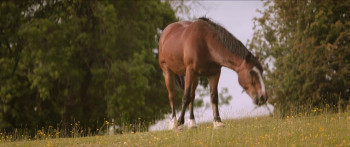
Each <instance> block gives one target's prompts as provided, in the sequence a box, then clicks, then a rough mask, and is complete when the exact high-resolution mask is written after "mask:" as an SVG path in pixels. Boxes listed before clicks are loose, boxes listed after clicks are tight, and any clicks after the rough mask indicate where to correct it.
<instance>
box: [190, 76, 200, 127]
mask: <svg viewBox="0 0 350 147" xmlns="http://www.w3.org/2000/svg"><path fill="white" fill-rule="evenodd" d="M197 85H198V78H196V79H194V80H193V82H192V85H191V94H190V95H191V102H190V105H189V109H190V121H189V122H188V128H190V129H191V128H197V124H196V120H195V118H194V113H193V103H194V98H195V97H196V88H197Z"/></svg>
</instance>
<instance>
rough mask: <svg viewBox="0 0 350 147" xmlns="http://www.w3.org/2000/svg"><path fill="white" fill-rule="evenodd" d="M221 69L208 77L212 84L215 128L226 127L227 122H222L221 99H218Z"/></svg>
mask: <svg viewBox="0 0 350 147" xmlns="http://www.w3.org/2000/svg"><path fill="white" fill-rule="evenodd" d="M220 73H221V71H219V72H218V73H217V74H215V75H213V76H210V77H209V78H208V80H209V86H210V98H211V104H212V108H213V116H214V122H213V123H214V129H216V128H221V127H225V124H224V123H222V122H221V118H220V114H219V106H218V104H219V100H218V83H219V78H220Z"/></svg>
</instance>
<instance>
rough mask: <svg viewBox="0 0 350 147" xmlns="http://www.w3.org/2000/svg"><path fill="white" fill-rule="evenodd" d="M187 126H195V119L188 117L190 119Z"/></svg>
mask: <svg viewBox="0 0 350 147" xmlns="http://www.w3.org/2000/svg"><path fill="white" fill-rule="evenodd" d="M188 128H189V129H191V128H197V124H196V120H194V119H190V121H189V122H188Z"/></svg>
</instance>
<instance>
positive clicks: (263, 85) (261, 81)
mask: <svg viewBox="0 0 350 147" xmlns="http://www.w3.org/2000/svg"><path fill="white" fill-rule="evenodd" d="M252 70H253V71H254V72H256V73H257V74H258V75H259V81H260V85H261V91H262V93H263V95H265V84H264V81H263V79H262V76H261V73H260V71H259V70H258V68H256V67H255V66H254V67H253V69H252Z"/></svg>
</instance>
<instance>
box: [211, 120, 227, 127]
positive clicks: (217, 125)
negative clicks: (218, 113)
mask: <svg viewBox="0 0 350 147" xmlns="http://www.w3.org/2000/svg"><path fill="white" fill-rule="evenodd" d="M213 125H214V129H218V128H224V127H225V124H224V123H223V122H218V121H214V122H213Z"/></svg>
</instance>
